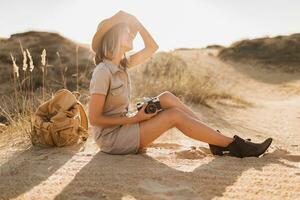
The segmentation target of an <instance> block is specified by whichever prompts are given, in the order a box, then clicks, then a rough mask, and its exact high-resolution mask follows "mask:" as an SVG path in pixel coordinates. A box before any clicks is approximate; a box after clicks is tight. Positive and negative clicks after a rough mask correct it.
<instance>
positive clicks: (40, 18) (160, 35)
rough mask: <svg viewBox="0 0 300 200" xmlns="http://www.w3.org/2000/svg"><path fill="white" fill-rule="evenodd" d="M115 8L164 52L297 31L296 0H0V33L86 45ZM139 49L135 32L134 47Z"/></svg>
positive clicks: (299, 15) (299, 16) (298, 12)
mask: <svg viewBox="0 0 300 200" xmlns="http://www.w3.org/2000/svg"><path fill="white" fill-rule="evenodd" d="M119 10H124V11H125V12H128V13H130V14H133V15H135V16H136V17H137V18H138V20H139V21H140V22H141V23H142V24H143V25H144V26H145V27H146V29H147V30H148V31H149V32H150V33H151V35H152V37H153V38H154V40H155V41H156V42H157V43H158V45H159V46H160V48H159V50H164V51H167V50H172V49H174V48H180V47H194V48H201V47H206V46H207V45H211V44H220V45H224V46H228V45H230V44H231V43H232V42H234V41H237V40H240V39H246V38H248V39H252V38H256V37H265V36H276V35H288V34H292V33H299V32H300V1H298V0H281V1H279V0H248V1H245V0H244V1H241V0H226V1H225V0H223V1H221V0H181V1H179V0H148V1H146V0H107V1H103V0H26V1H25V0H24V1H23V0H0V19H1V20H0V27H1V28H0V37H9V36H10V34H13V33H17V32H24V31H28V30H42V31H54V32H59V33H60V34H62V35H63V36H65V37H68V38H70V39H72V40H75V41H77V42H80V43H88V44H89V43H90V41H91V38H92V36H93V34H94V32H95V30H96V28H97V25H98V23H99V22H100V21H101V20H103V19H104V18H108V17H110V16H112V15H114V14H115V13H117V12H118V11H119ZM143 47H144V44H143V40H142V38H141V36H140V35H138V36H137V37H136V39H135V41H134V51H135V50H138V49H142V48H143Z"/></svg>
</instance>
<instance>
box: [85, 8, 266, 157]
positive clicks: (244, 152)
mask: <svg viewBox="0 0 300 200" xmlns="http://www.w3.org/2000/svg"><path fill="white" fill-rule="evenodd" d="M137 32H140V34H141V36H142V38H143V40H144V44H145V48H144V49H142V50H141V51H139V52H137V53H135V54H133V55H131V56H130V57H128V56H126V54H125V53H126V52H128V51H130V50H132V43H133V39H134V38H135V36H136V34H137ZM92 49H93V51H94V52H95V64H96V67H95V69H94V71H93V75H92V78H91V82H90V94H91V99H90V103H89V120H90V124H91V125H92V132H93V134H94V139H95V141H96V143H97V144H98V145H99V147H100V149H101V151H103V152H106V153H109V154H131V153H139V152H140V150H142V149H143V148H145V147H147V145H148V144H150V143H152V142H153V141H154V140H155V139H156V138H158V137H159V136H160V135H161V134H162V133H164V132H165V131H167V130H168V129H170V128H173V127H176V128H177V129H179V130H180V131H181V132H182V133H184V134H185V135H187V136H189V137H190V138H193V139H195V140H199V141H203V142H206V143H208V144H209V147H210V150H211V152H212V153H213V154H214V155H223V154H224V152H225V151H228V152H229V155H231V156H236V157H249V156H256V157H258V156H260V155H261V154H263V153H264V152H265V151H266V150H267V148H268V147H269V146H270V144H271V142H272V139H271V138H268V139H266V140H265V141H263V142H262V143H253V142H250V141H248V140H244V139H242V138H240V137H239V136H237V135H235V136H234V137H233V138H231V137H227V136H225V135H222V134H221V133H220V132H218V131H215V130H213V129H211V128H210V127H208V126H206V125H205V124H203V123H202V122H201V121H200V119H199V118H198V117H197V116H196V115H195V114H194V113H193V111H192V110H190V108H189V107H188V106H186V105H185V104H184V103H183V102H181V101H180V100H179V98H177V97H176V96H175V95H173V94H172V93H171V92H168V91H166V92H163V93H161V94H159V95H157V97H158V98H159V100H160V104H161V107H162V108H163V110H162V111H160V112H156V113H153V114H147V113H145V112H144V109H145V106H146V105H144V106H143V108H142V109H141V110H139V111H138V112H137V113H136V115H134V116H129V115H128V106H129V102H130V87H131V84H130V83H131V82H130V78H129V75H128V71H127V70H128V68H131V67H134V66H136V65H138V64H141V63H143V62H145V61H146V60H147V59H148V58H149V57H150V56H151V55H153V54H154V52H155V51H156V50H157V49H158V45H157V44H156V42H155V41H154V40H153V38H152V37H151V35H150V34H149V33H148V31H147V30H146V29H145V27H144V26H143V25H142V24H141V23H140V22H139V21H138V20H137V19H136V18H135V17H134V16H133V15H130V14H128V13H125V12H123V11H119V12H118V13H117V14H115V15H114V16H112V17H110V18H108V19H105V20H103V21H101V22H100V24H99V25H98V29H97V31H96V33H95V35H94V37H93V41H92Z"/></svg>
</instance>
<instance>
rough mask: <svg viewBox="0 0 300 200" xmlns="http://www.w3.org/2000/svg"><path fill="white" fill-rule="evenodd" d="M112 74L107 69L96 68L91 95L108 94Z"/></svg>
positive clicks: (91, 83) (91, 82)
mask: <svg viewBox="0 0 300 200" xmlns="http://www.w3.org/2000/svg"><path fill="white" fill-rule="evenodd" d="M109 73H110V72H109V71H108V69H106V68H97V67H96V68H95V69H94V71H93V74H92V78H91V81H90V88H89V90H90V94H91V95H92V94H105V95H106V94H107V90H108V88H109V79H110V74H109Z"/></svg>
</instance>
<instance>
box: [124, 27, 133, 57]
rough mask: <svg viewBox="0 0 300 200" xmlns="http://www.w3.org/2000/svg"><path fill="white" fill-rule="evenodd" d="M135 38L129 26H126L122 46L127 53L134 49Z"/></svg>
mask: <svg viewBox="0 0 300 200" xmlns="http://www.w3.org/2000/svg"><path fill="white" fill-rule="evenodd" d="M133 39H134V36H133V35H132V33H131V32H130V29H129V27H128V26H126V28H125V31H124V34H122V36H121V46H122V47H123V48H124V50H125V52H126V51H130V50H131V49H132V48H133Z"/></svg>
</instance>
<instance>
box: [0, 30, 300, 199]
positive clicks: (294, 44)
mask: <svg viewBox="0 0 300 200" xmlns="http://www.w3.org/2000/svg"><path fill="white" fill-rule="evenodd" d="M44 49H45V51H44V58H46V63H43V62H41V60H42V58H41V55H42V54H43V50H44ZM27 50H28V51H27ZM24 52H25V53H24ZM45 53H46V54H45ZM24 55H25V57H26V58H27V59H28V60H26V61H25V63H26V64H27V63H28V65H29V66H30V65H31V64H30V61H31V60H32V61H33V65H34V69H33V70H32V71H30V69H29V68H28V69H25V70H24ZM13 61H15V64H16V65H17V66H18V67H19V68H18V73H19V76H18V77H16V76H14V75H13V74H14V73H13V72H14V70H16V66H15V65H14V64H13ZM94 67H95V66H94V64H93V53H92V52H91V51H90V49H89V47H88V46H86V45H83V44H78V43H76V42H74V41H72V40H69V39H67V38H65V37H63V36H61V35H59V34H57V33H50V32H37V31H29V32H24V33H17V34H13V35H11V37H10V38H0V77H1V79H0V83H1V85H0V95H1V104H0V105H1V106H0V136H1V137H0V199H39V200H40V199H122V200H126V199H127V200H133V199H151V200H152V199H157V200H158V199H172V200H175V199H188V200H192V199H197V200H198V199H199V200H200V199H204V200H206V199H272V200H273V199H280V200H282V199H300V134H299V131H300V34H299V33H298V34H292V35H285V36H277V37H264V38H257V39H245V40H241V41H237V42H235V43H233V44H231V45H230V46H229V47H223V46H220V45H210V46H207V47H206V48H198V49H197V48H195V49H189V48H178V49H174V50H172V51H168V52H163V51H160V52H157V53H155V54H154V55H153V56H152V57H151V58H150V59H149V60H147V62H146V63H143V64H141V65H140V66H136V67H134V68H133V69H130V71H129V73H130V76H131V80H132V99H131V109H132V110H134V108H135V103H136V102H137V101H138V100H139V98H140V97H142V96H152V95H157V94H159V93H161V92H163V91H170V92H172V93H173V94H175V95H176V96H178V97H179V98H180V99H181V100H182V101H184V102H185V103H186V104H187V105H189V106H190V108H191V109H192V110H193V111H194V112H195V113H196V114H197V115H198V116H199V117H200V119H201V121H203V122H204V123H205V124H207V125H209V126H210V127H212V128H214V129H219V130H220V131H221V132H222V133H224V134H225V135H227V136H233V135H235V134H238V135H240V136H242V137H244V138H251V139H252V141H254V142H255V141H261V140H263V139H265V138H267V137H272V138H273V143H272V145H271V146H270V148H269V149H268V151H267V153H265V154H264V155H263V156H262V157H260V158H256V157H251V158H242V159H241V158H235V157H230V156H213V155H212V154H211V153H210V150H209V148H208V144H206V143H203V142H200V141H196V140H193V139H191V138H188V137H187V136H185V135H184V134H183V133H181V132H180V131H179V130H177V129H175V128H174V129H171V130H169V131H167V132H165V133H164V134H163V135H161V136H160V137H159V138H158V139H157V140H155V142H153V143H152V144H151V145H150V146H149V147H148V148H145V149H144V152H141V153H140V154H137V155H133V154H132V155H109V154H106V153H103V152H100V151H99V148H98V147H97V145H96V144H95V142H94V141H93V140H92V138H91V137H89V138H88V140H87V141H86V142H84V143H81V144H78V145H75V146H69V147H62V148H51V147H49V148H43V147H38V146H34V145H32V144H31V140H30V130H31V124H30V119H31V117H32V114H33V112H34V111H35V110H36V108H37V106H38V105H39V104H40V103H41V102H43V100H45V99H49V98H50V97H51V94H52V93H53V92H54V91H56V90H58V89H60V88H67V89H69V90H71V91H73V90H76V91H78V92H79V93H80V96H79V97H78V98H79V100H80V101H81V102H82V103H83V105H84V106H85V108H86V110H87V107H88V102H89V98H90V96H89V93H88V85H89V80H90V78H91V74H92V71H93V69H94ZM46 71H47V73H45V72H46ZM28 77H29V78H28ZM145 88H147V90H145Z"/></svg>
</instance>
